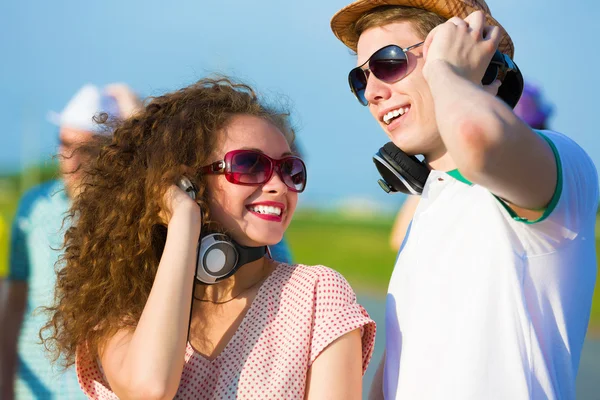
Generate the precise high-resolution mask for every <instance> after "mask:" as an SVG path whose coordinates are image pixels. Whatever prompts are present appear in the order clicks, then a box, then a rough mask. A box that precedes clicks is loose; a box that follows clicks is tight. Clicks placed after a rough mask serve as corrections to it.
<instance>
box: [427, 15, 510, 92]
mask: <svg viewBox="0 0 600 400" xmlns="http://www.w3.org/2000/svg"><path fill="white" fill-rule="evenodd" d="M500 33H501V31H500V28H499V27H497V26H491V25H487V24H486V21H485V14H484V13H483V12H481V11H476V12H474V13H472V14H471V15H469V16H468V17H467V18H465V19H464V20H463V19H461V18H459V17H453V18H451V19H450V20H448V21H447V22H446V23H444V24H442V25H438V26H437V27H436V28H434V29H433V30H432V31H431V32H430V33H429V35H428V36H427V38H426V39H425V44H424V45H423V56H424V58H425V65H424V66H423V73H424V74H425V76H427V72H428V70H429V69H430V68H429V67H431V66H432V65H433V64H436V63H440V62H441V63H446V64H447V65H448V66H450V68H451V69H452V70H453V71H454V72H455V73H456V74H457V75H459V76H461V77H463V78H465V79H467V80H469V81H471V82H473V83H476V84H480V83H481V79H482V78H483V74H484V73H485V70H486V69H487V67H488V65H489V64H490V61H491V59H492V56H493V55H494V52H495V51H496V49H497V48H498V44H499V43H500ZM492 85H493V84H492ZM492 85H490V86H492Z"/></svg>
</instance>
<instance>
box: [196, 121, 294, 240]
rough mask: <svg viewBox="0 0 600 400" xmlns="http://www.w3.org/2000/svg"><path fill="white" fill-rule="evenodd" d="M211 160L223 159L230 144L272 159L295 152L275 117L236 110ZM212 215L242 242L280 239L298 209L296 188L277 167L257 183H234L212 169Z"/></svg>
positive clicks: (235, 147) (209, 200)
mask: <svg viewBox="0 0 600 400" xmlns="http://www.w3.org/2000/svg"><path fill="white" fill-rule="evenodd" d="M221 134H222V137H221V140H220V144H219V145H218V146H217V151H216V152H215V154H214V157H213V159H212V160H211V162H214V161H219V160H223V157H224V156H225V154H226V153H227V152H229V151H232V150H244V149H251V150H255V151H259V152H262V153H264V154H266V155H267V156H269V157H271V158H273V159H281V158H283V157H285V156H288V155H290V154H291V151H290V146H289V144H288V142H287V140H286V139H285V137H284V135H283V133H282V132H281V131H280V130H279V129H278V128H277V127H275V125H273V124H272V123H270V122H268V121H266V120H264V119H262V118H258V117H254V116H250V115H237V116H235V117H233V118H232V119H231V121H230V122H229V124H228V125H227V126H226V127H225V128H224V129H223V131H222V133H221ZM207 184H208V203H209V206H210V212H211V217H212V218H213V219H214V220H215V221H217V222H219V223H220V224H221V225H222V226H223V228H224V229H225V231H226V232H227V233H228V234H229V235H230V236H231V237H232V238H233V239H234V240H235V241H236V242H238V243H239V244H241V245H244V246H264V245H274V244H276V243H278V242H279V241H280V240H281V239H282V237H283V233H284V232H285V230H286V229H287V227H288V226H289V224H290V221H291V219H292V216H293V215H294V211H295V209H296V203H297V202H298V193H296V192H293V191H291V190H289V188H288V187H287V186H286V185H285V184H284V183H283V182H282V181H281V178H280V177H279V175H278V174H277V173H276V172H274V173H273V176H272V177H271V179H270V180H269V181H268V182H267V183H264V184H261V185H257V186H244V185H237V184H234V183H230V182H229V181H227V179H226V178H225V175H208V176H207Z"/></svg>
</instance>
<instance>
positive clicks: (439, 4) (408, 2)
mask: <svg viewBox="0 0 600 400" xmlns="http://www.w3.org/2000/svg"><path fill="white" fill-rule="evenodd" d="M381 6H405V7H414V8H421V9H424V10H427V11H431V12H434V13H436V14H438V15H440V16H442V17H444V18H446V19H450V18H452V17H454V16H457V17H460V18H466V17H467V16H468V15H469V14H471V13H472V12H474V11H478V10H480V11H483V12H484V13H485V15H486V20H487V23H488V24H490V25H495V26H497V27H499V28H500V29H501V38H500V44H499V45H498V49H499V50H500V51H501V52H502V53H504V54H507V55H508V56H509V57H510V58H511V59H513V58H514V53H515V48H514V44H513V41H512V39H511V38H510V36H509V35H508V33H507V32H506V30H505V29H504V27H502V25H500V23H499V22H498V21H496V20H495V19H494V18H493V17H492V15H491V14H490V11H489V9H487V10H486V9H483V8H481V7H477V3H475V7H473V6H470V5H468V4H465V3H464V2H462V1H459V0H454V1H452V0H434V1H431V0H376V1H374V0H359V1H355V2H354V3H352V4H350V5H348V6H346V7H344V8H342V9H341V10H340V11H338V12H337V13H336V14H335V15H334V16H333V18H332V19H331V30H332V31H333V33H334V34H335V36H336V37H337V38H338V39H340V40H341V41H342V43H344V44H345V45H346V46H348V47H349V48H350V49H352V50H353V51H356V46H357V44H358V35H357V34H356V33H355V31H354V24H355V23H356V21H358V19H359V18H360V17H361V16H362V15H363V14H365V13H366V12H368V11H371V10H372V9H374V8H376V7H381Z"/></svg>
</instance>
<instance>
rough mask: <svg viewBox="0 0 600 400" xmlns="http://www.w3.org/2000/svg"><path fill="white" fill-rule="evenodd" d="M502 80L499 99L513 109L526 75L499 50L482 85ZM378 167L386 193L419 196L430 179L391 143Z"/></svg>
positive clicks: (379, 156)
mask: <svg viewBox="0 0 600 400" xmlns="http://www.w3.org/2000/svg"><path fill="white" fill-rule="evenodd" d="M496 79H499V80H500V81H501V82H502V84H501V85H500V87H499V88H498V94H497V97H498V98H500V99H502V100H504V102H505V103H506V104H507V105H508V106H509V107H511V108H514V107H515V106H516V105H517V103H518V102H519V99H520V98H521V94H522V93H523V75H522V74H521V71H520V70H519V67H517V65H516V64H515V63H514V61H512V60H511V59H510V57H509V56H507V55H506V54H502V53H501V52H500V51H498V50H496V53H494V56H493V57H492V61H491V62H490V65H489V66H488V68H487V70H486V71H485V74H484V75H483V79H482V80H481V83H482V84H483V85H489V84H491V83H493V82H494V80H496ZM373 162H374V163H375V167H376V168H377V170H378V171H379V174H380V175H381V179H379V180H378V181H377V183H379V186H381V188H382V189H383V190H384V191H385V192H387V193H390V192H402V193H406V194H410V195H420V194H421V193H423V188H424V187H425V183H426V182H427V178H428V177H429V173H430V170H429V167H427V165H426V164H425V163H424V162H423V161H420V160H419V159H418V158H417V157H415V156H409V155H408V154H406V153H405V152H403V151H402V150H400V149H399V148H398V147H397V146H396V145H395V144H394V143H392V142H388V143H386V144H385V145H384V146H383V147H382V148H380V149H379V151H378V152H377V153H375V155H374V156H373Z"/></svg>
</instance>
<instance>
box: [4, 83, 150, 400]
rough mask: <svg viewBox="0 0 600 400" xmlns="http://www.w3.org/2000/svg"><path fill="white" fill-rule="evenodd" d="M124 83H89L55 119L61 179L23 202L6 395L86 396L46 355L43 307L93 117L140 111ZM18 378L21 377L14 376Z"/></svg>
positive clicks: (15, 243)
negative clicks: (81, 149) (42, 333)
mask: <svg viewBox="0 0 600 400" xmlns="http://www.w3.org/2000/svg"><path fill="white" fill-rule="evenodd" d="M140 105H141V104H140V101H139V100H138V98H137V96H136V95H135V94H134V93H133V92H132V91H131V90H130V89H129V88H128V87H127V86H126V85H124V84H112V85H108V86H106V87H104V88H103V89H100V88H98V87H96V86H94V85H91V84H87V85H85V86H83V87H82V88H81V89H80V90H79V91H78V92H77V93H76V94H75V95H74V96H73V98H72V99H71V100H70V101H69V102H68V104H67V105H66V106H65V108H64V109H63V111H62V112H61V113H60V114H57V113H51V114H50V115H49V119H50V120H51V122H52V123H54V124H56V125H57V126H58V128H59V135H58V136H59V151H58V160H59V167H60V174H61V178H60V179H57V180H53V181H49V182H45V183H42V184H40V185H38V186H36V187H34V188H32V189H30V190H29V191H28V192H26V193H25V194H24V195H23V197H22V198H21V200H20V202H19V206H18V210H17V214H16V216H15V219H14V222H13V225H12V232H11V242H10V262H9V269H8V274H7V276H6V277H5V278H4V279H3V282H0V284H1V286H0V288H1V289H0V291H1V293H0V301H1V302H0V316H1V317H2V318H1V320H2V330H1V331H0V343H1V347H0V389H1V392H0V398H1V399H3V400H12V399H13V398H16V399H57V400H58V399H61V400H62V399H83V398H85V395H84V394H83V392H82V391H81V389H80V388H79V385H78V383H77V378H76V376H75V372H74V371H73V370H72V369H69V370H67V371H65V372H64V373H63V372H62V371H59V369H57V368H54V366H53V365H52V364H51V363H50V361H49V360H48V359H47V358H46V354H45V349H44V347H43V346H42V345H41V344H40V338H39V331H40V329H41V327H42V326H43V325H44V322H45V317H44V316H43V315H41V314H40V313H39V310H36V309H37V308H38V307H40V306H47V305H49V304H51V302H52V294H53V289H54V284H55V281H56V273H55V264H56V262H57V260H58V259H59V257H60V255H61V253H62V247H63V239H64V232H65V229H66V227H65V226H64V225H63V223H65V222H66V221H65V220H64V219H65V217H66V216H67V211H68V209H69V208H70V206H71V203H72V200H73V198H74V197H75V196H77V194H78V192H79V189H80V179H81V169H80V167H81V165H83V164H85V163H86V162H88V161H89V160H88V159H89V158H90V157H92V154H86V153H84V152H77V151H74V150H75V148H76V147H77V146H79V145H81V144H83V143H85V142H87V141H89V140H91V139H92V137H93V136H94V135H96V134H102V135H105V134H109V132H108V131H101V130H99V125H98V124H96V123H95V121H94V117H95V116H96V115H98V114H99V113H102V112H106V113H109V114H110V115H111V117H112V118H118V119H123V118H127V117H128V116H130V115H132V114H134V113H135V112H136V110H137V109H139V107H140ZM15 378H16V379H15Z"/></svg>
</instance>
